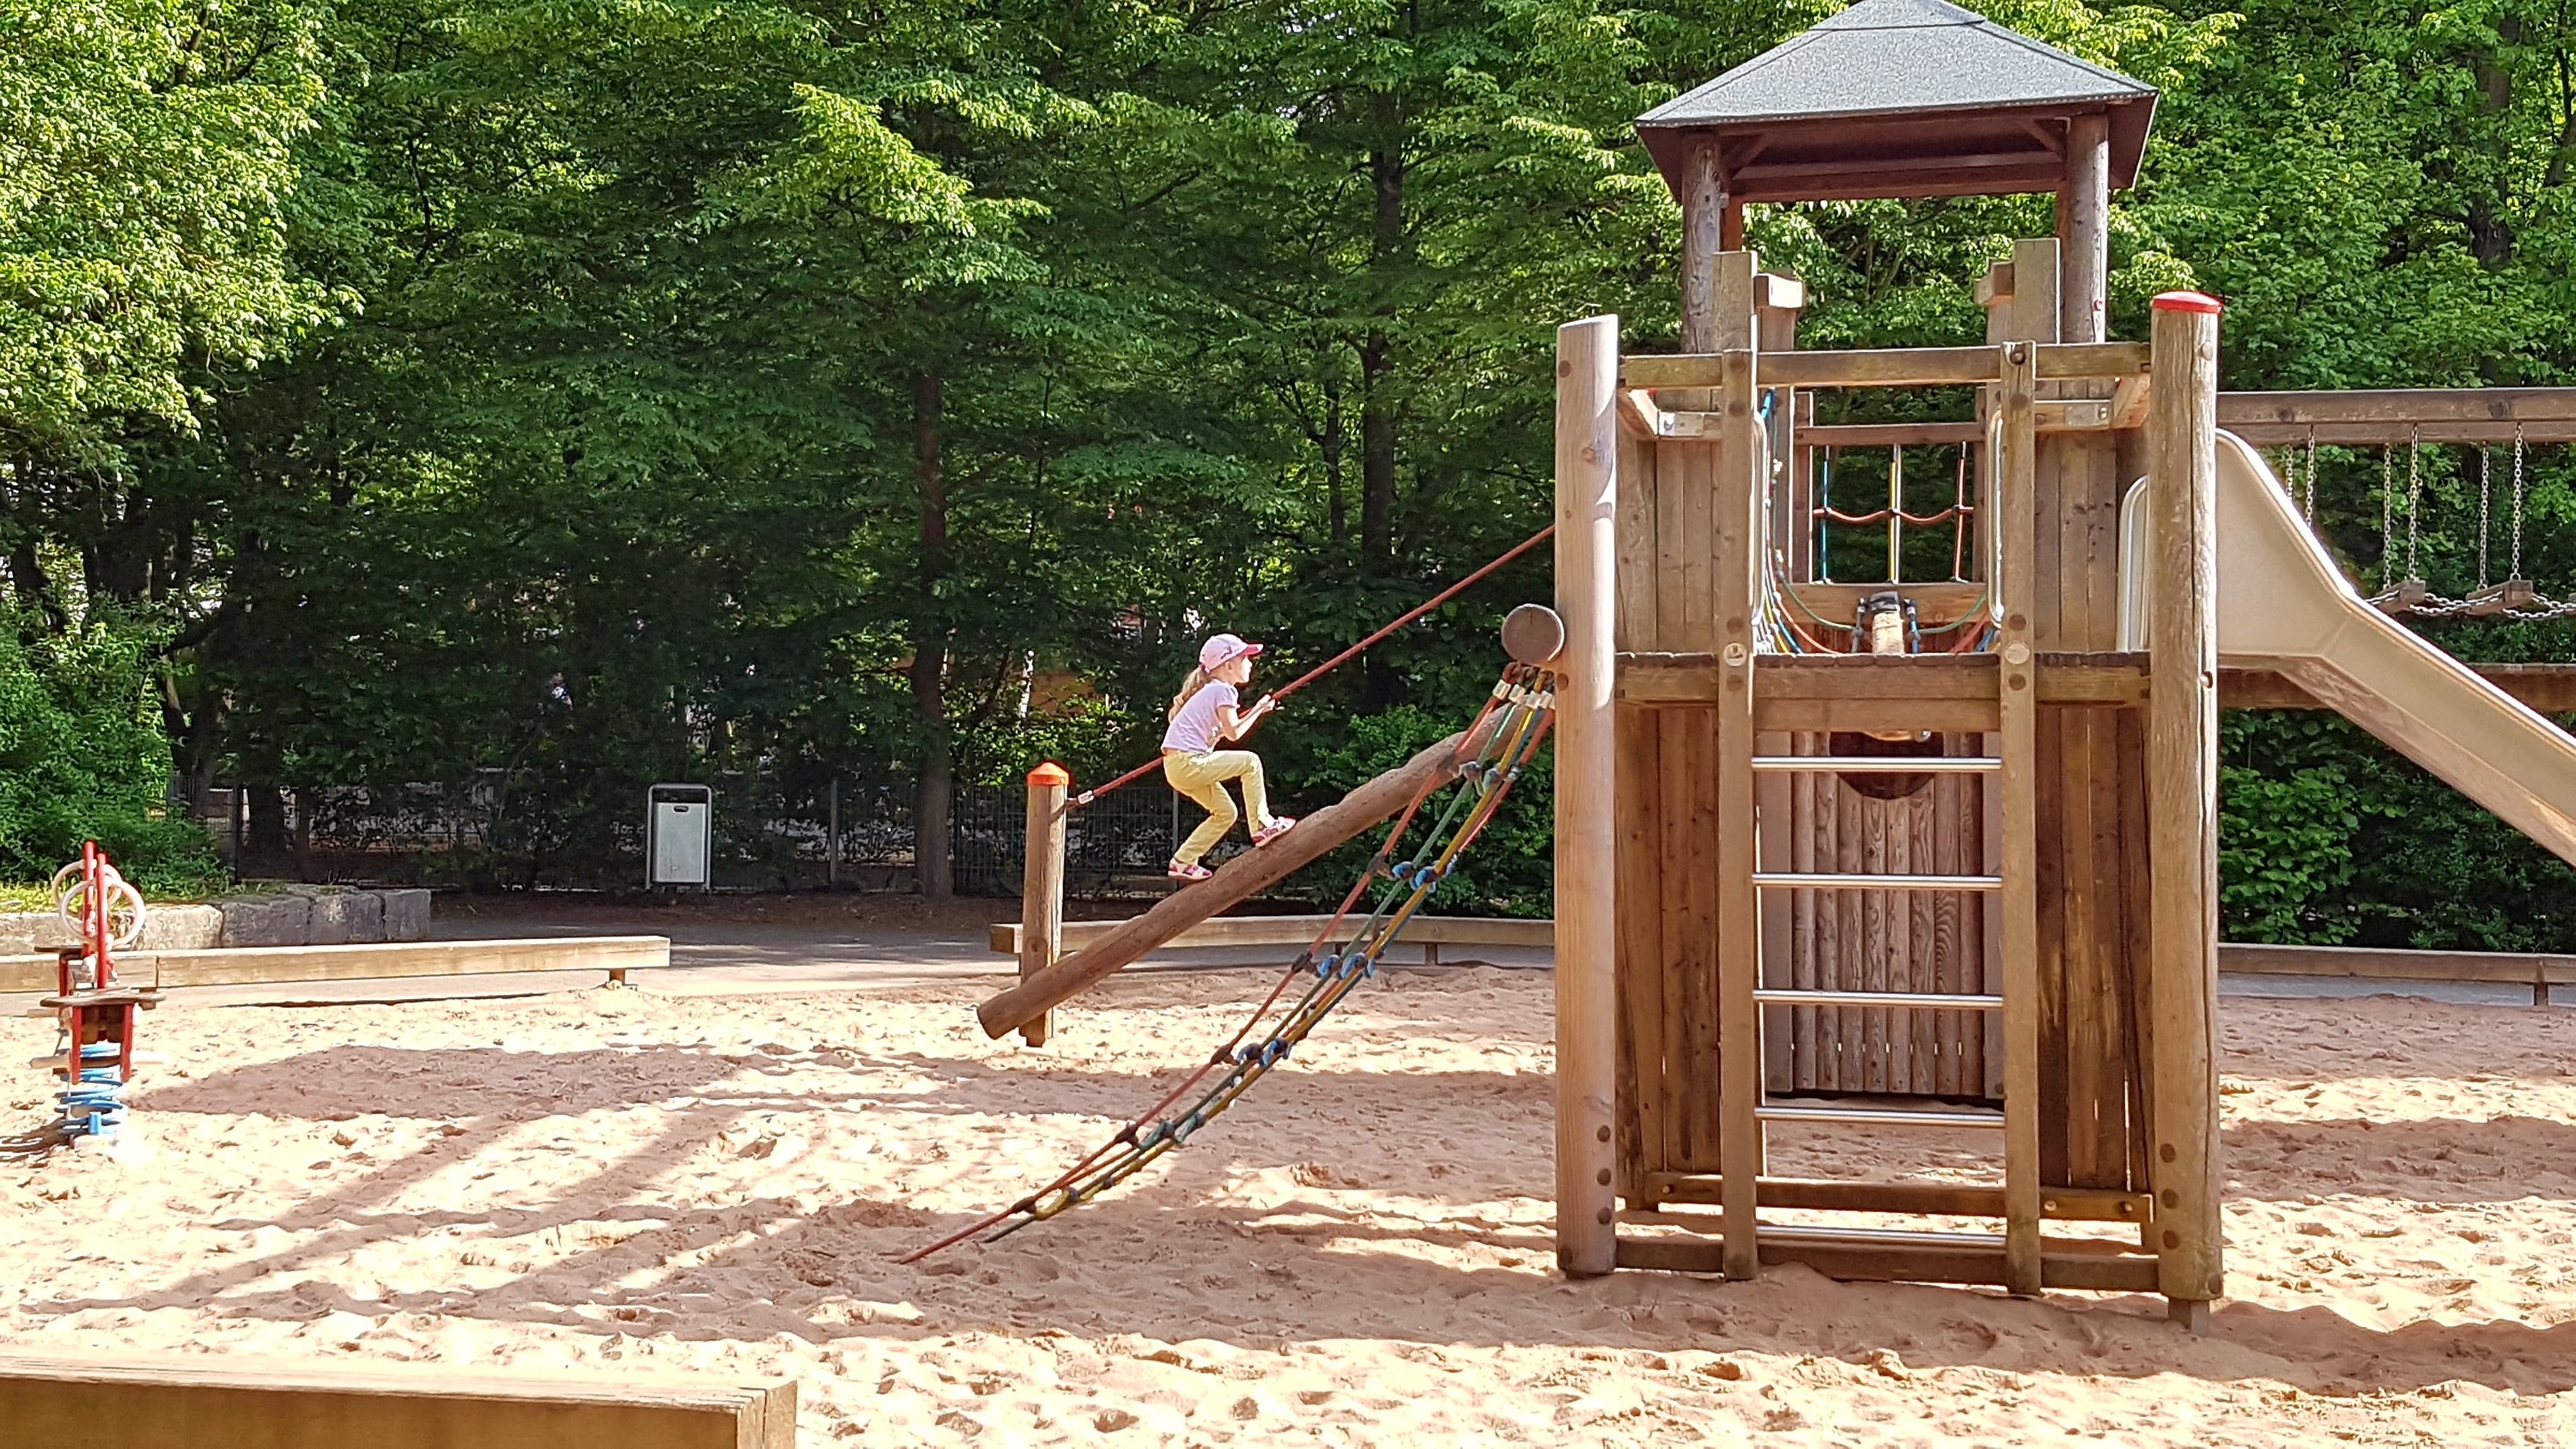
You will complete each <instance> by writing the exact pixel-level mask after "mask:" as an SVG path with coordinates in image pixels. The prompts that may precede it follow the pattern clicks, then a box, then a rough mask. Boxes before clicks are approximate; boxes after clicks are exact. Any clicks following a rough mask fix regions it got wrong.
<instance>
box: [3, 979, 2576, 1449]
mask: <svg viewBox="0 0 2576 1449" xmlns="http://www.w3.org/2000/svg"><path fill="white" fill-rule="evenodd" d="M1267 986H1268V980H1267V978H1266V977H1260V976H1254V975H1251V974H1248V973H1216V974H1196V975H1162V976H1153V977H1146V978H1141V979H1138V980H1134V981H1128V982H1122V983H1118V984H1115V985H1113V986H1112V987H1111V988H1110V989H1108V990H1106V991H1104V992H1102V993H1100V994H1099V995H1098V996H1096V997H1095V998H1093V999H1092V1000H1091V1001H1089V1002H1087V1003H1085V1004H1084V1005H1082V1006H1079V1007H1077V1008H1074V1009H1069V1010H1067V1011H1066V1012H1064V1013H1062V1015H1061V1020H1060V1024H1059V1030H1058V1034H1057V1036H1056V1039H1055V1041H1054V1043H1053V1044H1052V1045H1050V1047H1049V1048H1048V1049H1047V1050H1045V1051H1043V1052H1033V1051H1029V1050H1027V1049H1025V1048H1021V1047H1017V1046H1013V1045H1006V1044H1002V1043H994V1042H988V1041H986V1040H985V1039H984V1038H983V1037H982V1036H981V1034H980V1033H978V1032H976V1031H975V1030H974V1029H973V1027H972V1024H971V1019H970V1016H969V1011H968V1008H969V1006H970V1005H971V1003H972V1002H973V1001H974V1000H975V999H976V997H977V988H976V987H975V986H972V985H967V984H950V983H932V984H924V985H915V986H909V987H904V988H899V989H894V990H887V991H878V992H870V993H854V992H839V993H831V994H813V995H780V994H768V995H759V996H742V997H724V996H704V995H695V996H688V997H674V996H666V995H658V994H656V993H653V992H649V991H623V992H619V991H591V992H581V993H571V994H562V995H553V996H545V997H537V998H529V999H519V1000H492V1001H451V1002H417V1003H405V1004H393V1005H366V1006H348V1005H334V1006H325V1007H302V1008H293V1007H230V1008H222V1009H196V1010H170V1011H165V1012H163V1013H160V1014H159V1015H157V1016H156V1017H154V1018H152V1019H151V1021H150V1024H149V1027H148V1033H149V1042H150V1045H152V1046H154V1047H156V1048H158V1049H159V1050H161V1051H163V1052H166V1053H168V1055H169V1057H170V1058H171V1063H170V1065H168V1066H167V1067H164V1068H160V1069H158V1070H156V1071H154V1072H153V1073H152V1074H151V1075H150V1076H149V1078H148V1079H147V1089H146V1090H144V1091H143V1092H142V1093H141V1094H140V1096H139V1100H138V1109H137V1123H138V1126H139V1134H138V1139H139V1143H140V1146H139V1148H138V1149H136V1150H133V1151H130V1152H126V1153H123V1154H120V1155H118V1156H113V1157H112V1156H109V1155H105V1154H97V1153H86V1152H85V1153H79V1154H57V1155H56V1156H55V1157H54V1158H52V1159H50V1160H48V1161H46V1162H44V1163H43V1164H41V1165H37V1166H25V1165H14V1164H12V1165H0V1284H5V1285H6V1286H5V1287H0V1348H5V1349H12V1350H18V1351H27V1352H63V1351H68V1350H75V1349H80V1350H92V1351H97V1352H101V1353H105V1354H109V1355H113V1354H114V1353H116V1352H118V1351H120V1350H131V1349H177V1350H185V1351H198V1352H209V1353H224V1352H237V1353H255V1354H262V1355H288V1356H315V1357H321V1358H325V1359H333V1358H338V1359H346V1360H352V1361H354V1360H360V1359H367V1358H382V1359H404V1360H416V1361H438V1362H447V1363H455V1364H468V1363H471V1364H478V1365H507V1366H515V1367H520V1368H527V1369H537V1370H544V1369H550V1368H563V1367H574V1366H599V1367H611V1366H615V1367H623V1368H629V1369H632V1368H639V1367H651V1366H657V1365H658V1366H665V1367H669V1368H674V1369H679V1368H685V1369H691V1370H699V1371H707V1372H715V1373H737V1374H786V1375H793V1376H795V1377H796V1378H797V1379H798V1380H799V1381H800V1394H801V1398H802V1403H803V1412H802V1416H801V1431H800V1438H801V1443H802V1444H803V1445H805V1446H807V1449H819V1446H824V1445H831V1444H838V1443H843V1442H855V1443H865V1444H889V1445H892V1444H916V1443H917V1444H973V1445H1010V1444H1057V1443H1084V1444H1089V1443H1109V1444H1211V1445H1213V1444H1261V1445H1269V1444H1309V1443H1311V1444H1330V1445H1399V1444H1401V1445H1434V1444H1436V1445H1451V1444H1456V1445H1469V1444H1478V1445H1481V1444H1495V1445H1500V1444H1573V1443H1580V1444H1640V1445H1642V1444H1655V1445H1672V1444H1693V1443H1719V1444H1737V1443H1757V1444H1763V1445H1771V1444H1778V1445H1845V1444H1851V1445H1894V1444H1923V1443H1935V1442H1938V1443H1959V1444H1995V1445H2002V1444H2018V1443H2034V1442H2048V1443H2056V1442H2061V1441H2067V1440H2092V1441H2097V1442H2103V1443H2108V1444H2117V1445H2168V1444H2171V1445H2183V1444H2194V1445H2263V1446H2269V1445H2282V1446H2287V1445H2301V1446H2305V1445H2314V1444H2327V1443H2345V1444H2372V1445H2377V1444H2392V1445H2393V1444H2404V1445H2463V1444H2526V1445H2566V1444H2571V1443H2576V1326H2570V1323H2569V1320H2570V1319H2571V1318H2576V1256H2571V1250H2570V1246H2569V1245H2570V1243H2571V1241H2576V1218H2571V1215H2570V1207H2571V1200H2576V1153H2571V1150H2570V1149H2571V1148H2576V1075H2571V1073H2576V1038H2571V1037H2570V1036H2569V1035H2568V1033H2569V1031H2570V1030H2571V1028H2570V1026H2568V1025H2566V1024H2564V1023H2565V1022H2566V1018H2565V1017H2564V1016H2563V1014H2561V1013H2557V1012H2546V1011H2533V1010H2530V1009H2527V1008H2526V1009H2522V1010H2512V1009H2503V1008H2492V1007H2467V1006H2451V1005H2440V1004H2433V1003H2427V1002H2421V1001H2399V1000H2393V999H2372V1000H2361V1001H2299V1002H2275V1001H2242V1000H2231V1001H2229V1002H2228V1003H2227V1005H2226V1007H2225V1023H2226V1046H2227V1052H2228V1055H2227V1059H2226V1062H2225V1076H2226V1081H2225V1096H2224V1107H2225V1111H2226V1117H2227V1150H2228V1164H2229V1179H2230V1181H2229V1189H2228V1193H2229V1206H2228V1236H2229V1253H2230V1265H2231V1269H2232V1272H2231V1279H2230V1283H2231V1288H2232V1290H2233V1293H2234V1295H2235V1296H2234V1297H2233V1298H2231V1299H2230V1301H2228V1302H2227V1303H2225V1304H2223V1305H2221V1307H2220V1309H2219V1311H2218V1313H2217V1315H2216V1322H2215V1328H2214V1331H2213V1332H2212V1334H2211V1335H2210V1336H2208V1337H2206V1338H2201V1339H2194V1338H2190V1337H2188V1336H2186V1335H2184V1334H2183V1333H2181V1332H2180V1331H2179V1330H2177V1329H2175V1328H2173V1327H2171V1326H2170V1325H2168V1324H2167V1323H2166V1322H2165V1321H2164V1319H2163V1316H2162V1309H2161V1303H2160V1301H2158V1300H2153V1299H2148V1298H2141V1297H2130V1296H2092V1295H2083V1294H2053V1295H2051V1296H2049V1297H2048V1298H2047V1299H2045V1300H2042V1301H2035V1302H2016V1301H2013V1300H2010V1299H2007V1298H2004V1297H2001V1296H2000V1295H1997V1294H1994V1293H1988V1292H1982V1291H1972V1290H1962V1289H1952V1288H1937V1287H1880V1286H1863V1285H1839V1284H1834V1283H1830V1282H1827V1281H1825V1280H1823V1279H1820V1278H1818V1277H1816V1276H1814V1275H1812V1274H1809V1273H1806V1272H1803V1271H1800V1270H1782V1271H1774V1272H1773V1273H1772V1274H1771V1275H1770V1276H1768V1277H1766V1278H1765V1279H1764V1280H1762V1281H1760V1282H1757V1283H1750V1284H1727V1283H1723V1282H1716V1281H1710V1280H1705V1279H1699V1278H1691V1277H1683V1276H1676V1275H1654V1274H1641V1273H1629V1274H1622V1275H1619V1276H1616V1277H1614V1278H1610V1279H1605V1280H1597V1281H1591V1282H1568V1281H1566V1280H1564V1279H1562V1278H1560V1277H1558V1276H1557V1275H1556V1274H1555V1272H1554V1271H1553V1267H1552V1263H1553V1255H1552V1251H1551V1247H1550V1240H1549V1229H1548V1225H1549V1215H1550V1209H1549V1204H1548V1202H1547V1199H1546V1193H1547V1191H1548V1182H1549V1172H1550V1169H1549V1137H1550V1130H1551V1126H1550V1124H1551V1110H1550V1107H1551V1103H1550V1090H1551V1087H1550V1078H1549V1066H1550V1064H1549V1056H1548V1050H1547V1045H1546V1037H1547V1022H1548V1011H1549V996H1548V982H1547V980H1546V978H1545V977H1544V976H1541V975H1538V974H1536V973H1526V972H1499V971H1486V970H1447V971H1437V972H1412V973H1401V974H1397V975H1395V976H1393V977H1391V978H1389V979H1386V980H1382V981H1380V982H1376V983H1372V984H1371V985H1370V986H1368V987H1367V988H1366V989H1364V990H1363V992H1362V993H1361V994H1360V995H1358V996H1357V997H1355V998H1354V999H1353V1001H1352V1003H1351V1004H1350V1005H1349V1006H1347V1007H1346V1008H1345V1009H1344V1011H1343V1012H1342V1013H1341V1014H1340V1015H1338V1016H1336V1017H1335V1018H1334V1019H1333V1020H1332V1021H1331V1022H1329V1023H1328V1024H1327V1025H1326V1026H1325V1027H1324V1029H1323V1030H1322V1032H1321V1033H1320V1034H1319V1036H1318V1038H1317V1040H1316V1041H1315V1042H1314V1043H1312V1044H1310V1045H1309V1046H1308V1047H1307V1048H1305V1049H1302V1050H1301V1051H1300V1052H1299V1054H1298V1056H1297V1058H1296V1061H1295V1063H1294V1064H1293V1065H1292V1066H1291V1067H1289V1068H1288V1069H1286V1070H1284V1071H1283V1072H1282V1073H1281V1074H1280V1075H1278V1076H1275V1077H1273V1078H1272V1079H1271V1080H1269V1081H1267V1082H1265V1083H1263V1084H1262V1085H1261V1087H1260V1088H1259V1089H1258V1090H1257V1092H1256V1093H1254V1094H1253V1095H1252V1096H1250V1097H1248V1098H1247V1099H1246V1100H1245V1102H1244V1104H1243V1105H1242V1106H1241V1107H1239V1108H1238V1109H1237V1110H1236V1111H1235V1112H1233V1113H1232V1114H1230V1115H1229V1116H1227V1117H1226V1118H1225V1119H1223V1120H1222V1121H1221V1122H1220V1123H1219V1124H1218V1125H1217V1126H1215V1127H1213V1128H1211V1129H1209V1130H1208V1131H1207V1132H1205V1133H1204V1134H1203V1135H1201V1136H1200V1137H1199V1138H1198V1139H1196V1141H1194V1142H1193V1144H1192V1146H1191V1147H1190V1149H1189V1150H1188V1151H1187V1152H1185V1153H1183V1154H1181V1155H1180V1156H1179V1157H1178V1158H1177V1159H1175V1160H1173V1161H1172V1162H1171V1163H1170V1165H1169V1166H1167V1167H1164V1168H1161V1169H1158V1170H1156V1171H1154V1172H1152V1173H1150V1174H1148V1175H1147V1176H1146V1177H1144V1178H1143V1179H1140V1180H1139V1181H1138V1182H1137V1183H1135V1184H1133V1185H1131V1187H1130V1188H1129V1189H1127V1190H1125V1191H1123V1192H1121V1193H1120V1194H1119V1195H1117V1196H1115V1197H1112V1198H1110V1199H1109V1200H1107V1201H1104V1202H1101V1203H1098V1204H1095V1205H1092V1206H1089V1207H1085V1208H1082V1209H1080V1210H1078V1211H1076V1212H1073V1213H1070V1214H1068V1215H1066V1216H1064V1217H1061V1218H1058V1219H1056V1220H1054V1221H1052V1222H1049V1223H1046V1224H1042V1225H1039V1226H1038V1227H1036V1228H1033V1229H1031V1230H1029V1231H1027V1232H1023V1233H1021V1234H1019V1235H1018V1236H1015V1237H1013V1238H1011V1239H1009V1240H1008V1241H1006V1242H1005V1243H1002V1244H1000V1245H998V1246H994V1247H981V1246H974V1245H969V1246H967V1247H964V1248H961V1249H959V1250H956V1251H954V1252H951V1253H949V1254H947V1255H944V1256H942V1257H939V1258H936V1259H933V1260H932V1261H930V1262H929V1263H927V1264H925V1265H922V1266H919V1267H904V1266H899V1265H897V1264H895V1263H894V1262H892V1261H891V1255H893V1254H895V1253H897V1252H899V1251H901V1250H903V1249H906V1248H908V1247H911V1246H915V1245H918V1244H920V1243H922V1242H924V1241H926V1240H928V1239H929V1238H932V1237H935V1236H937V1235H938V1234H940V1233H941V1232H943V1231H945V1230H946V1229H948V1228H950V1227H953V1226H955V1225H958V1224H960V1223H962V1222H964V1221H966V1220H967V1218H968V1216H969V1215H970V1214H972V1213H974V1212H977V1211H979V1210H982V1209H985V1208H987V1207H990V1206H994V1205H997V1204H999V1203H1002V1202H1006V1201H1008V1200H1010V1199H1011V1198H1013V1197H1015V1196H1017V1195H1018V1194H1019V1193H1021V1192H1022V1191H1024V1190H1026V1188H1027V1187H1028V1186H1030V1185H1031V1184H1032V1183H1033V1182H1034V1181H1035V1180H1038V1179H1042V1178H1044V1177H1045V1176H1048V1175H1051V1173H1052V1172H1053V1171H1054V1170H1055V1169H1056V1168H1057V1167H1058V1166H1060V1165H1061V1164H1062V1163H1064V1162H1066V1161H1068V1160H1069V1159H1071V1158H1073V1157H1075V1156H1078V1155H1080V1153H1081V1152H1083V1151H1085V1150H1087V1149H1088V1148H1090V1147H1091V1146H1093V1145H1095V1144H1096V1142H1097V1141H1098V1140H1099V1139H1100V1138H1101V1137H1102V1136H1103V1135H1105V1134H1106V1133H1107V1132H1108V1131H1110V1130H1112V1129H1114V1127H1115V1125H1116V1123H1117V1121H1119V1120H1120V1119H1122V1118H1123V1117H1124V1116H1126V1115H1127V1114H1128V1113H1130V1112H1133V1111H1134V1110H1136V1109H1137V1108H1139V1107H1141V1106H1142V1105H1144V1104H1145V1103H1146V1102H1147V1101H1148V1100H1149V1099H1150V1098H1151V1097H1152V1096H1153V1095H1154V1092H1155V1087H1156V1084H1157V1083H1158V1082H1164V1081H1168V1080H1170V1079H1171V1076H1172V1074H1173V1073H1175V1072H1176V1071H1177V1070H1181V1069H1185V1068H1186V1067H1187V1066H1189V1065H1191V1064H1193V1063H1194V1062H1195V1061H1197V1060H1199V1059H1201V1058H1202V1056H1203V1054H1204V1052H1205V1050H1206V1047H1207V1044H1209V1043H1212V1042H1214V1041H1216V1040H1219V1039H1221V1038H1222V1037H1223V1036H1224V1035H1225V1034H1226V1033H1228V1032H1229V1031H1230V1030H1231V1029H1232V1027H1233V1025H1234V1023H1235V1020H1236V1018H1238V1017H1239V1016H1240V1015H1241V1014H1242V1012H1243V1010H1244V1009H1245V1007H1246V1006H1247V1005H1248V1003H1249V1002H1250V1001H1252V1000H1253V999H1254V998H1255V997H1256V996H1257V995H1258V993H1260V992H1261V991H1263V990H1266V988H1267ZM51 1039H52V1031H51V1027H50V1024H49V1023H46V1022H42V1021H35V1020H27V1019H23V1018H18V1019H9V1020H6V1021H0V1063H5V1065H6V1068H7V1070H6V1071H5V1072H0V1111H5V1114H6V1115H5V1119H0V1121H5V1122H6V1123H9V1124H17V1123H26V1124H30V1125H32V1123H33V1122H34V1121H36V1120H38V1119H39V1118H40V1117H41V1115H42V1114H43V1111H44V1103H43V1090H44V1089H43V1082H42V1080H41V1078H40V1077H39V1075H38V1074H37V1073H36V1072H35V1071H34V1070H32V1069H30V1068H28V1067H27V1066H26V1063H27V1061H28V1059H29V1058H30V1057H31V1056H32V1055H33V1054H34V1053H36V1052H37V1051H40V1050H42V1049H44V1048H46V1047H47V1046H49V1045H50V1043H51ZM1907 1150H1910V1151H1913V1152H1916V1153H1917V1154H1919V1155H1920V1157H1921V1158H1922V1161H1921V1162H1920V1163H1919V1164H1918V1165H1920V1166H1923V1167H1924V1168H1925V1169H1926V1170H1930V1171H1934V1172H1941V1173H1951V1174H1956V1173H1963V1172H1966V1171H1968V1170H1970V1169H1968V1168H1967V1167H1966V1166H1965V1165H1964V1157H1963V1155H1962V1154H1963V1153H1964V1151H1965V1149H1964V1147H1954V1146H1953V1145H1950V1144H1942V1143H1938V1142H1934V1143H1930V1144H1927V1145H1921V1146H1917V1147H1914V1148H1910V1149H1907ZM1783 1154H1784V1157H1786V1158H1788V1159H1792V1160H1789V1161H1787V1162H1785V1163H1784V1168H1785V1169H1786V1170H1796V1171H1805V1172H1833V1171H1849V1170H1858V1169H1859V1168H1860V1167H1861V1166H1862V1165H1864V1163H1865V1162H1869V1161H1870V1160H1872V1159H1873V1158H1874V1157H1876V1156H1877V1155H1878V1154H1877V1153H1876V1152H1875V1151H1874V1150H1873V1149H1871V1148H1869V1147H1868V1146H1867V1145H1866V1144H1864V1145H1863V1146H1861V1147H1859V1148H1846V1149H1844V1150H1841V1151H1833V1150H1828V1149H1827V1147H1826V1146H1824V1145H1823V1144H1790V1145H1788V1146H1786V1147H1784V1149H1783ZM1954 1159H1955V1160H1954Z"/></svg>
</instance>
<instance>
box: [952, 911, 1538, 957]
mask: <svg viewBox="0 0 2576 1449" xmlns="http://www.w3.org/2000/svg"><path fill="white" fill-rule="evenodd" d="M1332 919H1333V918H1332V917H1330V916H1218V917H1216V918H1214V919H1212V920H1206V921H1201V922H1199V923H1198V924H1197V925H1195V926H1192V927H1190V928H1189V929H1188V930H1186V931H1183V932H1181V933H1180V934H1179V935H1177V936H1174V937H1173V938H1172V939H1170V940H1168V941H1166V942H1164V943H1163V944H1162V945H1161V946H1159V947H1157V948H1155V949H1157V950H1163V951H1169V950H1174V949H1176V948H1179V947H1183V946H1199V947H1209V946H1303V945H1305V944H1306V943H1307V942H1309V941H1312V940H1313V939H1315V933H1316V932H1317V931H1320V930H1322V929H1324V926H1325V924H1326V923H1327V922H1329V921H1331V920H1332ZM1352 919H1353V921H1354V922H1356V921H1357V919H1358V918H1357V917H1353V918H1352ZM1121 924H1122V923H1121V922H1118V921H1067V922H1065V923H1064V926H1063V927H1062V929H1063V931H1064V945H1065V949H1066V950H1068V951H1072V950H1079V949H1081V948H1082V947H1084V946H1088V945H1090V944H1091V943H1092V942H1094V941H1097V940H1099V939H1100V938H1101V937H1103V936H1106V935H1108V934H1109V933H1110V932H1112V931H1114V930H1116V929H1118V927H1119V926H1120V925H1121ZM1555 933H1556V923H1555V922H1554V921H1532V920H1520V919H1509V918H1502V917H1482V916H1415V917H1414V918H1413V919H1412V920H1410V921H1407V922H1405V923H1404V935H1403V936H1402V937H1400V938H1399V940H1400V941H1401V942H1402V943H1403V944H1407V945H1417V946H1520V947H1527V948H1529V949H1533V950H1545V949H1547V948H1548V947H1550V946H1553V945H1555V944H1556V934H1555ZM986 944H988V945H989V946H990V947H991V948H992V949H993V950H994V951H996V952H998V953H999V954H1001V955H1004V956H1016V955H1018V954H1019V952H1020V923H1019V922H1017V921H997V922H995V923H994V925H993V927H992V931H991V934H990V935H989V936H988V937H987V941H986Z"/></svg>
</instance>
